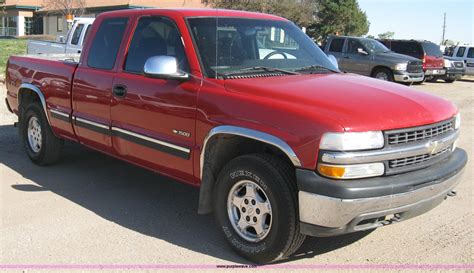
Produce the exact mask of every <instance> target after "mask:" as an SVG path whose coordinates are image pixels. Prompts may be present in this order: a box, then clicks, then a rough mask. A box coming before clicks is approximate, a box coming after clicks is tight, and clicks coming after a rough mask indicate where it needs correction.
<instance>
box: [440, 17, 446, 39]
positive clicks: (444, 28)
mask: <svg viewBox="0 0 474 273" xmlns="http://www.w3.org/2000/svg"><path fill="white" fill-rule="evenodd" d="M445 34H446V12H445V13H444V22H443V38H442V39H441V45H444V41H445V40H444V37H445Z"/></svg>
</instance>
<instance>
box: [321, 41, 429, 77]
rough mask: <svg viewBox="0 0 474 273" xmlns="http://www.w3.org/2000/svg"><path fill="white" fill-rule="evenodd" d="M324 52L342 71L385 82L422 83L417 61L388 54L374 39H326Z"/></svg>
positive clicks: (399, 55) (421, 72)
mask: <svg viewBox="0 0 474 273" xmlns="http://www.w3.org/2000/svg"><path fill="white" fill-rule="evenodd" d="M324 52H325V53H326V54H328V55H334V57H336V59H337V61H338V64H339V67H340V69H341V70H343V71H347V72H351V73H356V74H360V75H364V76H370V77H374V78H377V79H382V80H386V81H395V82H404V83H413V82H421V81H423V77H424V74H423V69H422V63H421V61H420V60H418V59H416V58H413V57H410V56H406V55H401V54H397V53H394V52H391V51H390V50H389V49H388V48H387V47H385V46H384V45H383V44H381V43H380V42H378V41H377V40H373V39H368V38H360V37H348V36H329V37H328V39H327V40H326V43H325V46H324Z"/></svg>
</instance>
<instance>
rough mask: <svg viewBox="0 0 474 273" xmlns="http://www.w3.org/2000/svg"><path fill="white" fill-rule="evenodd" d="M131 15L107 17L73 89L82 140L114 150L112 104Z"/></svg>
mask: <svg viewBox="0 0 474 273" xmlns="http://www.w3.org/2000/svg"><path fill="white" fill-rule="evenodd" d="M128 21H129V19H128V18H105V19H104V20H102V22H98V23H99V27H98V30H97V32H96V35H95V36H94V39H93V41H91V45H90V47H89V49H88V52H84V53H85V55H87V56H88V57H87V59H81V63H80V64H79V67H78V69H77V70H76V73H75V76H74V81H73V89H72V91H73V92H72V104H73V111H74V112H73V126H74V130H75V132H76V135H77V137H78V139H79V141H80V142H81V143H83V144H84V145H87V146H89V147H92V148H95V149H98V150H101V151H104V152H109V153H112V152H113V149H112V139H111V131H110V124H111V119H110V103H111V100H112V84H113V81H114V76H115V73H116V59H117V54H118V52H119V49H120V46H121V44H122V40H123V37H124V34H125V33H126V29H127V26H128Z"/></svg>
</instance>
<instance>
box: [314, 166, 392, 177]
mask: <svg viewBox="0 0 474 273" xmlns="http://www.w3.org/2000/svg"><path fill="white" fill-rule="evenodd" d="M318 171H319V173H320V174H321V175H323V176H326V177H329V178H335V179H355V178H363V177H374V176H381V175H383V174H384V172H385V166H384V165H383V163H370V164H357V165H329V164H323V163H320V164H318Z"/></svg>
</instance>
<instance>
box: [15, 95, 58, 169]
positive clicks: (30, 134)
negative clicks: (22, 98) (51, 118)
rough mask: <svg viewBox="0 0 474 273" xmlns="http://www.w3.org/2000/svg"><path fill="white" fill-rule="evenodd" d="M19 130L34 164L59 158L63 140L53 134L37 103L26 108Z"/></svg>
mask: <svg viewBox="0 0 474 273" xmlns="http://www.w3.org/2000/svg"><path fill="white" fill-rule="evenodd" d="M19 130H20V138H21V139H22V142H23V146H24V147H25V150H26V153H27V154H28V157H29V158H30V159H31V161H33V162H34V163H35V164H38V165H49V164H52V163H54V162H56V161H57V160H58V159H59V157H60V155H61V149H62V145H63V141H62V140H61V139H59V138H57V137H56V136H55V135H54V134H53V132H52V130H51V127H50V126H49V124H48V120H47V119H46V116H45V114H44V112H43V109H42V108H41V107H40V106H39V104H31V105H29V106H28V107H27V108H26V110H25V112H24V114H23V115H22V116H21V118H20V126H19Z"/></svg>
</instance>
